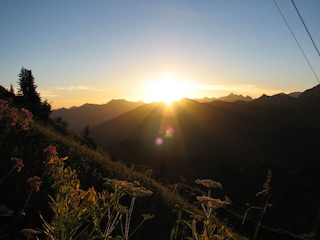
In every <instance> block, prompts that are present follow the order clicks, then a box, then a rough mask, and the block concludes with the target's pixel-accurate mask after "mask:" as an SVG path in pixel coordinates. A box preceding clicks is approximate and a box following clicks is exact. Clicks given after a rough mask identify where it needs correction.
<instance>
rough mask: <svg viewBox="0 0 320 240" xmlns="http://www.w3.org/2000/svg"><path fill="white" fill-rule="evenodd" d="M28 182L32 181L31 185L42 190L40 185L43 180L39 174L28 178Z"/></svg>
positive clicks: (36, 189) (37, 190)
mask: <svg viewBox="0 0 320 240" xmlns="http://www.w3.org/2000/svg"><path fill="white" fill-rule="evenodd" d="M27 182H28V183H30V185H31V187H32V188H33V189H34V190H35V191H36V192H39V191H40V186H41V180H40V177H39V176H34V177H31V178H29V179H28V180H27Z"/></svg>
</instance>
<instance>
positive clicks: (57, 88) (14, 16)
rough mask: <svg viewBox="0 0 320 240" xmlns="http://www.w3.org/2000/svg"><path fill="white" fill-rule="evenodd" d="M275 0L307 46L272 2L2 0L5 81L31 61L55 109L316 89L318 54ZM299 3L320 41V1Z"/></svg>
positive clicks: (285, 4)
mask: <svg viewBox="0 0 320 240" xmlns="http://www.w3.org/2000/svg"><path fill="white" fill-rule="evenodd" d="M276 3H277V4H278V6H279V8H280V9H281V11H282V13H283V16H284V17H285V19H286V21H287V23H288V24H289V26H290V28H291V30H292V32H293V33H294V35H295V37H296V39H297V41H298V43H299V44H300V47H301V49H302V50H303V52H304V53H302V51H301V49H300V48H299V46H298V44H297V42H296V41H295V39H294V37H293V36H292V34H291V32H290V31H289V29H288V27H287V25H286V23H285V21H284V20H283V19H282V17H281V15H280V13H279V11H278V9H277V7H276V5H275V4H274V1H273V0H241V1H239V0H224V1H222V0H199V1H196V0H192V1H191V0H161V1H160V0H159V1H150V0H145V1H142V0H92V1H88V0H77V1H74V0H56V1H50V0H41V1H40V0H29V1H25V0H1V1H0V85H2V86H3V87H6V88H8V89H9V88H10V85H11V84H12V85H13V86H14V88H15V89H18V83H17V81H18V74H19V72H20V70H21V68H22V67H24V68H26V69H31V70H32V73H33V76H34V77H35V83H36V85H37V86H38V87H37V91H38V92H39V93H40V97H41V98H42V99H43V100H48V102H49V103H50V104H51V106H52V108H53V109H57V108H61V107H66V108H69V107H71V106H80V105H82V104H85V103H94V104H104V103H107V102H109V101H110V100H112V99H126V100H128V101H140V100H142V101H145V102H151V101H160V100H166V99H173V100H176V99H179V98H183V97H188V98H203V97H221V96H226V95H228V94H230V93H234V94H242V95H244V96H246V95H250V96H251V97H253V98H257V97H259V96H261V95H262V94H267V95H273V94H277V93H280V92H284V93H290V92H295V91H304V90H306V89H310V88H312V87H314V86H316V85H317V84H319V78H320V56H319V55H318V53H317V51H316V49H315V47H314V46H313V44H312V41H311V40H310V38H309V36H308V34H307V31H306V30H305V28H304V26H303V24H302V22H301V20H300V18H299V16H298V14H297V12H296V11H295V8H294V6H293V4H292V2H291V1H290V0H277V1H276ZM294 3H295V4H296V7H297V8H298V10H299V12H300V14H301V16H302V18H303V20H304V23H305V25H306V26H307V28H308V30H309V32H310V34H311V36H312V38H313V40H314V43H315V44H316V46H317V47H318V49H320V31H319V26H320V1H319V0H295V1H294ZM304 55H305V56H306V58H307V60H308V62H309V64H310V65H311V67H312V69H313V70H312V69H311V68H310V66H309V64H308V62H307V61H306V59H305V57H304Z"/></svg>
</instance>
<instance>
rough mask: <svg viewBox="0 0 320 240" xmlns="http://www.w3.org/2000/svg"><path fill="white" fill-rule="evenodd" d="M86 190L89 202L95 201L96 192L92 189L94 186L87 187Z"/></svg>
mask: <svg viewBox="0 0 320 240" xmlns="http://www.w3.org/2000/svg"><path fill="white" fill-rule="evenodd" d="M87 192H88V194H89V197H88V201H89V202H91V203H95V202H96V196H97V193H96V190H94V187H91V188H89V189H88V190H87Z"/></svg>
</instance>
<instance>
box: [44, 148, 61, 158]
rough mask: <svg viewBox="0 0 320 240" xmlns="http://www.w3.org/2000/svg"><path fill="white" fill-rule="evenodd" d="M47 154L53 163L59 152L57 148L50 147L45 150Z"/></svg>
mask: <svg viewBox="0 0 320 240" xmlns="http://www.w3.org/2000/svg"><path fill="white" fill-rule="evenodd" d="M43 151H44V152H45V153H46V154H47V159H48V160H49V161H51V160H52V159H53V160H54V159H57V158H58V152H57V149H56V146H52V145H49V146H48V147H47V148H46V149H44V150H43Z"/></svg>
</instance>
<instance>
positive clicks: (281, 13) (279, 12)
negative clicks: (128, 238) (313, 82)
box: [273, 0, 320, 83]
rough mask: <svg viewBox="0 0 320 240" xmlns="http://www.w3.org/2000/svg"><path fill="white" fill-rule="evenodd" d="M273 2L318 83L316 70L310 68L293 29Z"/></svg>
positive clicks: (274, 0) (274, 1)
mask: <svg viewBox="0 0 320 240" xmlns="http://www.w3.org/2000/svg"><path fill="white" fill-rule="evenodd" d="M273 3H274V4H275V6H276V7H277V9H278V11H279V13H280V15H281V17H282V19H283V21H284V22H285V23H286V25H287V27H288V29H289V31H290V33H291V35H292V37H293V38H294V40H295V41H296V43H297V45H298V47H299V49H300V51H301V52H302V54H303V56H304V59H305V60H306V61H307V63H308V65H309V67H310V69H311V71H312V72H313V74H314V76H315V78H316V79H317V81H318V83H320V80H319V78H318V76H317V74H316V72H315V71H314V69H313V68H312V66H311V63H310V62H309V60H308V58H307V56H306V54H305V53H304V51H303V49H302V47H301V45H300V43H299V41H298V39H297V38H296V36H295V35H294V33H293V31H292V29H291V27H290V25H289V23H288V22H287V20H286V18H285V16H284V15H283V13H282V11H281V9H280V8H279V6H278V4H277V3H276V0H273Z"/></svg>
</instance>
